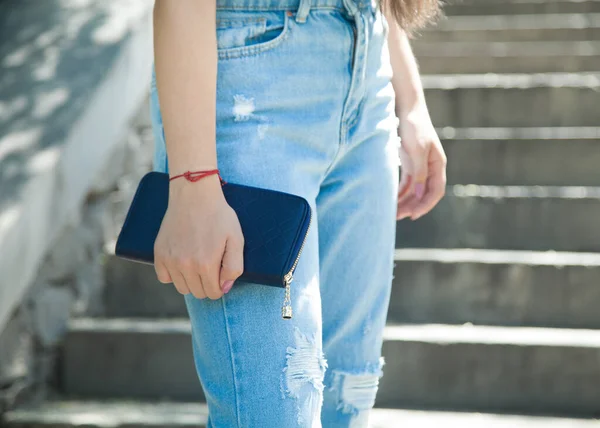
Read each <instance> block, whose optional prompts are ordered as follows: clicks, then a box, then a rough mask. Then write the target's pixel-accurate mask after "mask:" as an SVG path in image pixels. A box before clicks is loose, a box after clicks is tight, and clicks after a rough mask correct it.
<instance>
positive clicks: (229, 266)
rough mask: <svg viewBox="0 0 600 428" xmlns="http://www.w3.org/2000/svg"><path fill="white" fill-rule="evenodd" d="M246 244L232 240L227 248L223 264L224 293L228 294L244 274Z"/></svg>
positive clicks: (221, 278)
mask: <svg viewBox="0 0 600 428" xmlns="http://www.w3.org/2000/svg"><path fill="white" fill-rule="evenodd" d="M243 250H244V242H243V240H242V242H238V240H236V239H233V238H230V239H228V240H227V243H226V246H225V253H224V254H223V261H222V263H221V272H220V279H219V281H220V283H221V287H222V288H223V292H224V293H228V292H229V290H230V289H231V286H232V285H233V281H235V280H236V279H237V278H238V277H239V276H240V275H241V274H242V273H243V272H244V256H243V253H244V251H243Z"/></svg>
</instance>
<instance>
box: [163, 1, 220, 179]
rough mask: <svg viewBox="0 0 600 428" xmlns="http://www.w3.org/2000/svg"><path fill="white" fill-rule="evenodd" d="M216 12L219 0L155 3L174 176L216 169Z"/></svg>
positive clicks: (164, 115)
mask: <svg viewBox="0 0 600 428" xmlns="http://www.w3.org/2000/svg"><path fill="white" fill-rule="evenodd" d="M215 14H216V11H215V0H202V1H196V0H177V1H171V0H156V2H155V5H154V58H155V69H156V83H157V89H158V94H159V99H160V105H161V112H162V116H163V124H164V129H165V137H166V142H167V144H166V145H167V154H168V157H169V169H170V170H171V172H172V174H173V175H175V174H180V173H182V172H185V171H187V170H199V169H213V168H216V167H217V154H216V146H215V133H216V131H215V121H216V111H215V110H216V80H217V47H216V46H217V42H216V30H215ZM204 180H207V181H211V182H212V183H213V184H217V183H218V180H217V177H216V176H211V177H208V178H205V179H203V180H202V181H204ZM175 183H180V182H177V181H173V184H175Z"/></svg>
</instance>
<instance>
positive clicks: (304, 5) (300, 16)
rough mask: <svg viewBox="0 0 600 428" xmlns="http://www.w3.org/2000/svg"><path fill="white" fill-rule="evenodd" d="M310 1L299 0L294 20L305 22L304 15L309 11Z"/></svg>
mask: <svg viewBox="0 0 600 428" xmlns="http://www.w3.org/2000/svg"><path fill="white" fill-rule="evenodd" d="M310 2H311V0H300V5H299V6H298V12H297V13H296V22H300V23H304V22H306V17H307V16H308V13H309V12H310Z"/></svg>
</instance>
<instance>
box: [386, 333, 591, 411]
mask: <svg viewBox="0 0 600 428" xmlns="http://www.w3.org/2000/svg"><path fill="white" fill-rule="evenodd" d="M383 352H384V355H385V356H386V361H387V365H386V366H387V367H386V368H387V371H385V376H384V377H383V378H382V380H381V383H380V390H379V396H378V397H379V398H378V403H379V405H380V406H382V407H393V406H394V405H396V404H395V403H400V405H401V406H403V407H413V406H414V407H420V408H422V407H427V408H439V409H469V410H471V411H473V410H481V411H502V412H519V413H521V412H527V413H545V412H552V413H553V414H556V415H558V414H562V415H567V414H570V415H580V416H583V415H588V416H590V417H595V416H597V415H598V414H600V404H599V403H600V390H599V389H598V388H597V385H598V382H599V381H600V365H599V364H598V361H600V331H596V330H567V329H564V330H562V329H541V328H517V327H487V326H472V325H464V326H447V325H433V324H432V325H420V326H413V325H396V326H394V325H388V326H387V327H386V329H385V332H384V345H383ZM384 370H385V369H384ZM400 380H401V381H400Z"/></svg>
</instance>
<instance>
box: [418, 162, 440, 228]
mask: <svg viewBox="0 0 600 428" xmlns="http://www.w3.org/2000/svg"><path fill="white" fill-rule="evenodd" d="M445 193H446V169H445V168H444V167H443V165H441V164H436V165H435V167H433V168H431V176H430V177H429V179H428V180H427V189H426V193H425V195H424V197H423V199H421V200H420V201H419V202H418V204H417V205H416V206H415V207H414V209H413V214H412V216H411V219H412V220H417V219H418V218H420V217H422V216H423V215H425V214H427V213H428V212H429V211H431V210H432V209H433V207H435V206H436V204H437V203H438V202H439V201H440V200H441V199H442V197H443V196H444V194H445Z"/></svg>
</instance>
